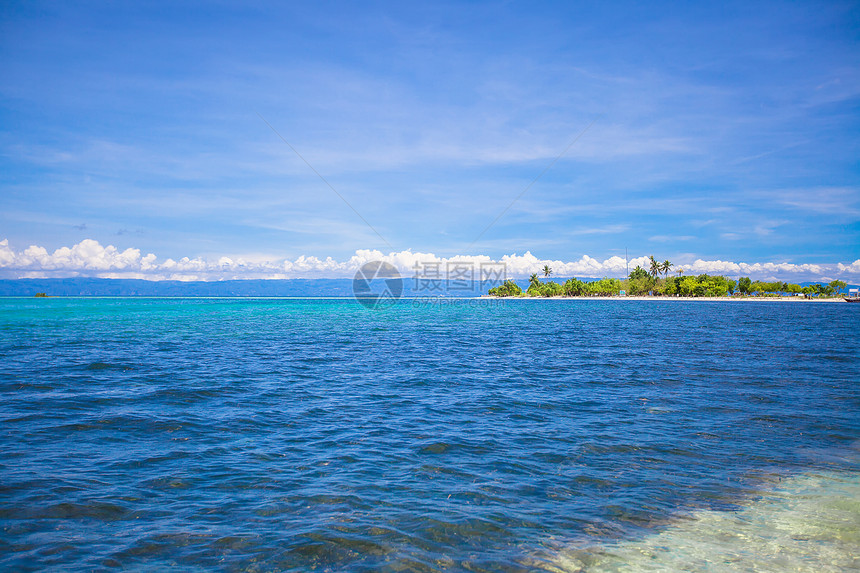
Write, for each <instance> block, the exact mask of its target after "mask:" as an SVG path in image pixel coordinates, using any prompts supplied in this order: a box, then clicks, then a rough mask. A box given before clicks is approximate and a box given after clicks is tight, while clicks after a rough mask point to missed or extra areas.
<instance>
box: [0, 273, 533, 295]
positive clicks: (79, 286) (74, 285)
mask: <svg viewBox="0 0 860 573" xmlns="http://www.w3.org/2000/svg"><path fill="white" fill-rule="evenodd" d="M525 283H526V284H527V283H528V281H525ZM412 286H413V281H412V279H411V278H404V279H403V294H402V296H405V297H414V296H438V295H443V296H457V297H474V296H480V295H481V294H487V290H488V288H489V287H487V288H484V289H483V290H447V289H445V288H444V285H440V286H441V287H442V290H434V291H432V292H430V291H427V290H418V291H414V290H413V289H412ZM490 286H492V285H490ZM36 293H45V294H47V295H48V296H283V297H307V296H324V297H332V296H342V297H351V296H353V292H352V279H287V280H262V279H260V280H254V279H247V280H245V279H243V280H231V281H195V282H185V281H147V280H142V279H97V278H82V277H76V278H65V279H2V280H0V296H35V295H36Z"/></svg>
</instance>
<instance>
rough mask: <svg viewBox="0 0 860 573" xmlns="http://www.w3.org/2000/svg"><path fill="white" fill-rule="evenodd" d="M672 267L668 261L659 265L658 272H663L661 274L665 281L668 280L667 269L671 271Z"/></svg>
mask: <svg viewBox="0 0 860 573" xmlns="http://www.w3.org/2000/svg"><path fill="white" fill-rule="evenodd" d="M672 266H673V265H672V263H670V262H669V259H666V260H665V261H663V263H662V264H661V265H660V270H661V271H663V274H664V275H665V276H666V278H667V279H668V278H669V269H671V268H672Z"/></svg>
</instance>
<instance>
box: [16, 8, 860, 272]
mask: <svg viewBox="0 0 860 573" xmlns="http://www.w3.org/2000/svg"><path fill="white" fill-rule="evenodd" d="M0 18H2V22H0V239H5V240H6V241H7V243H6V247H7V251H8V252H11V253H12V255H7V256H6V260H7V267H8V268H11V267H12V266H14V265H16V264H18V265H19V266H20V264H21V263H20V259H21V257H23V256H24V255H23V254H22V253H23V252H24V251H25V249H27V248H28V247H29V246H31V245H36V246H39V247H41V248H44V249H45V250H46V252H47V253H48V254H49V255H50V254H51V253H53V252H54V251H55V250H56V249H60V248H62V247H73V246H75V245H80V244H81V242H82V241H85V240H86V241H95V242H97V243H98V244H99V245H100V246H101V247H106V246H108V245H111V246H114V247H115V248H116V251H117V252H120V253H121V252H126V251H127V250H128V249H132V250H134V251H140V253H141V256H143V255H145V254H147V253H153V254H155V255H156V256H157V258H158V260H159V261H163V260H165V259H167V258H171V259H175V260H179V259H181V258H182V257H188V258H190V259H192V260H205V261H216V260H219V259H220V258H222V257H228V258H230V260H232V261H236V260H240V259H241V260H243V261H276V260H296V259H297V258H299V257H303V256H304V257H317V258H319V259H325V258H326V257H332V258H333V259H334V260H337V261H345V260H347V259H349V258H350V257H352V256H354V255H355V253H356V251H357V250H362V249H364V250H378V251H381V252H382V253H385V254H388V253H390V252H392V251H395V252H400V251H407V250H408V251H412V252H419V253H433V254H435V255H437V256H439V257H452V256H456V255H486V256H488V257H490V258H494V259H498V258H500V257H502V256H504V255H512V254H516V255H523V254H525V253H527V252H529V253H532V254H534V256H536V257H537V258H538V259H540V260H558V261H576V260H580V259H581V257H583V256H588V257H593V258H595V259H597V260H604V259H607V258H609V257H613V256H622V257H623V256H624V249H625V248H627V249H628V250H629V252H630V255H631V257H638V256H643V255H649V254H654V255H655V256H657V257H658V258H659V259H661V260H662V259H665V258H668V259H670V260H673V261H677V262H679V263H683V264H691V262H692V261H694V260H705V261H732V262H746V263H749V264H755V263H794V264H798V265H825V268H826V269H828V272H829V270H832V269H833V268H834V267H832V265H835V264H837V263H844V264H851V263H852V262H854V261H856V260H857V259H860V160H858V158H860V145H858V135H857V134H858V133H860V113H858V112H860V5H858V3H856V2H853V3H852V2H846V3H840V2H828V3H816V2H794V3H787V2H780V3H749V2H742V3H731V2H728V3H691V4H689V5H680V6H679V5H677V4H675V3H668V4H664V5H659V4H657V3H652V2H648V3H645V2H618V3H591V4H584V3H582V4H580V3H574V2H558V3H554V2H458V3H441V2H440V3H426V4H419V3H415V4H412V3H394V2H392V3H378V2H368V3H350V2H315V3H313V4H312V3H286V4H281V3H268V2H244V3H235V4H231V3H211V4H206V5H204V4H198V3H185V2H178V3H177V2H140V3H105V2H101V3H99V2H95V3H86V2H69V3H54V2H25V3H24V2H22V3H18V2H4V3H3V6H2V8H0ZM258 114H259V115H258ZM260 116H262V117H263V118H265V120H266V121H267V122H269V123H270V124H271V125H272V126H273V127H274V128H275V129H276V130H277V131H278V132H279V133H280V135H281V136H283V137H284V139H286V141H288V142H289V143H290V144H291V145H292V146H293V147H295V149H296V150H298V152H299V153H301V155H302V156H303V157H304V158H305V159H306V160H307V162H308V163H310V165H312V166H313V168H314V169H316V170H317V171H318V172H319V173H320V174H322V176H323V177H324V178H325V179H326V180H327V181H328V182H329V183H330V184H331V185H332V186H333V187H334V188H335V189H336V190H337V191H338V192H339V193H340V194H341V195H342V196H343V197H344V198H345V199H346V200H347V201H348V202H349V203H350V205H352V207H353V208H354V209H355V210H356V211H358V212H359V213H360V214H361V216H362V217H364V219H366V220H367V221H368V222H369V223H370V225H372V227H373V228H374V229H375V230H376V231H377V232H378V233H379V234H380V235H381V236H382V237H384V239H385V241H383V240H382V239H380V237H379V236H378V235H377V234H376V232H374V230H373V229H371V228H369V227H368V226H367V225H366V224H365V223H364V222H363V221H362V220H361V218H359V217H358V216H357V215H356V214H355V212H353V210H352V209H351V208H350V207H349V206H347V205H346V204H345V203H344V202H343V201H342V200H341V199H340V198H339V197H338V196H337V194H336V193H335V192H333V191H332V190H331V189H330V188H329V187H328V186H327V185H326V183H324V182H323V181H322V180H320V178H318V177H317V175H316V174H315V173H314V172H313V171H312V170H311V169H310V168H309V167H308V165H306V164H305V163H304V162H303V161H302V160H301V159H300V158H299V157H298V156H297V155H296V154H295V153H294V152H293V151H292V150H291V149H290V148H289V147H288V146H287V145H286V144H285V143H284V142H283V141H281V140H280V139H279V137H278V135H276V134H275V133H274V132H273V131H272V130H271V129H270V128H269V127H268V126H267V125H266V123H265V122H264V121H263V120H262V119H261V118H260ZM589 125H590V127H588V129H587V130H586V127H587V126H589ZM583 130H586V131H585V132H584V133H582V132H583ZM577 136H580V137H579V139H578V140H576V142H575V143H574V144H573V145H572V146H570V148H569V149H568V150H567V152H566V153H564V154H563V155H562V156H561V157H560V158H558V157H559V155H560V154H562V152H563V151H564V150H565V149H566V148H567V147H568V146H569V145H570V144H571V142H573V141H574V140H575V139H576V138H577ZM556 158H558V160H557V161H556V162H555V163H554V164H552V167H550V168H549V169H548V170H547V171H546V173H545V174H544V175H543V176H541V177H540V178H539V179H538V180H537V181H536V182H534V184H533V185H531V187H528V186H529V184H530V183H531V182H532V181H533V180H534V179H535V177H537V176H538V175H539V174H541V173H542V172H543V171H544V170H545V169H546V168H547V166H549V165H550V164H551V163H552V162H553V160H555V159H556ZM527 187H528V190H527V191H526V192H525V193H523V191H524V190H526V188H527ZM520 194H522V197H521V198H520V199H518V200H517V201H515V202H514V203H513V205H512V206H510V208H509V209H508V210H507V211H506V212H505V214H504V215H503V216H502V217H501V218H500V219H499V220H498V222H496V223H495V224H494V225H493V226H492V227H491V228H490V229H489V230H488V231H487V232H486V233H484V234H483V235H482V236H481V237H480V239H478V236H479V234H480V233H481V231H482V230H483V229H484V228H485V227H486V226H487V225H489V224H490V223H491V222H492V221H493V220H494V219H495V218H496V217H497V216H498V215H499V214H500V213H502V211H503V210H504V209H505V208H506V207H508V206H509V205H510V204H511V202H512V201H514V199H515V198H516V197H518V196H519V195H520ZM476 240H477V241H476ZM87 244H88V245H91V243H87ZM10 257H12V258H15V257H17V259H16V260H18V262H17V263H16V262H14V261H13V262H8V261H11V260H12V259H11V258H10ZM36 258H37V259H38V257H36ZM30 259H33V257H31V258H30ZM30 259H28V261H29V262H28V263H27V264H28V265H30V267H27V268H31V269H32V268H34V267H33V266H32V265H38V264H41V265H43V266H45V265H48V266H50V264H54V263H44V262H42V263H34V262H32V260H30ZM3 260H4V259H3V257H2V256H0V262H2V261H3ZM33 260H35V259H33ZM57 264H59V263H57ZM10 265H11V266H10ZM828 265H829V266H828ZM24 266H26V265H24ZM138 266H139V265H138ZM46 268H47V267H46ZM804 268H805V267H804ZM858 272H860V264H858ZM825 274H827V273H825ZM830 274H833V273H832V272H831V273H830Z"/></svg>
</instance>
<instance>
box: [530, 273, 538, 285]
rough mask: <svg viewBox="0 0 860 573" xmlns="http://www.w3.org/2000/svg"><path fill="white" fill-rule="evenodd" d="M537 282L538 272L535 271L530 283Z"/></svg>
mask: <svg viewBox="0 0 860 573" xmlns="http://www.w3.org/2000/svg"><path fill="white" fill-rule="evenodd" d="M537 282H538V278H537V273H535V274H533V275H532V276H530V277H529V284H537Z"/></svg>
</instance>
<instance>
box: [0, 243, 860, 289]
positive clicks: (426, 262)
mask: <svg viewBox="0 0 860 573" xmlns="http://www.w3.org/2000/svg"><path fill="white" fill-rule="evenodd" d="M371 261H385V262H388V263H390V264H392V265H394V266H395V267H397V268H398V269H399V270H400V272H401V273H402V274H403V275H404V276H412V275H414V274H416V273H417V274H426V270H427V269H428V268H431V267H433V268H438V269H440V270H441V271H442V272H446V269H447V268H448V265H458V264H460V265H462V264H466V265H471V266H472V267H473V268H475V269H479V268H480V266H481V265H499V264H500V265H504V269H505V273H506V274H507V276H508V277H511V278H522V277H527V276H529V275H531V274H532V273H540V272H541V269H542V268H543V266H544V265H549V266H550V267H552V269H553V275H554V276H558V277H573V276H576V277H603V276H609V277H623V276H624V275H625V274H626V273H627V269H628V268H630V269H633V268H635V267H636V266H637V265H638V266H642V267H643V268H646V269H647V268H648V267H649V259H648V257H645V256H639V257H634V258H631V259H630V260H629V261H626V260H625V259H624V258H623V257H618V256H613V257H609V258H608V259H603V260H600V259H596V258H593V257H590V256H588V255H583V256H582V257H581V258H579V259H577V260H573V261H563V260H557V259H542V258H540V257H537V256H535V255H533V254H532V253H531V252H528V251H527V252H526V253H525V254H522V255H519V254H510V255H505V256H503V257H501V258H499V259H496V260H494V259H492V258H491V257H489V256H486V255H460V256H454V257H447V258H446V257H439V256H437V255H435V254H433V253H422V252H412V251H400V252H391V253H387V254H386V253H383V252H381V251H378V250H366V249H362V250H357V251H356V252H355V254H354V255H353V256H351V257H350V258H349V259H346V260H343V261H338V260H335V259H333V258H331V257H326V258H325V259H321V258H318V257H314V256H305V255H302V256H300V257H298V258H297V259H295V260H290V259H276V260H259V258H254V259H253V260H246V259H243V258H241V257H227V256H222V257H219V258H217V259H212V260H210V259H204V258H201V257H194V258H191V257H182V258H181V259H179V260H175V259H172V258H167V259H159V258H158V257H157V256H156V255H155V254H153V253H148V254H146V255H142V254H141V251H140V249H133V248H128V249H125V250H123V251H120V250H119V249H117V248H116V247H114V246H113V245H108V246H102V245H101V244H100V243H99V242H98V241H96V240H93V239H85V240H83V241H81V242H80V243H78V244H76V245H74V246H72V247H61V248H59V249H56V250H55V251H53V252H49V251H48V250H47V249H46V248H45V247H41V246H38V245H30V246H28V247H27V248H25V249H23V250H21V251H16V250H14V249H13V248H12V247H11V246H10V245H9V241H8V239H4V240H2V241H0V277H4V278H30V277H73V276H88V277H100V278H139V279H148V280H185V281H191V280H224V279H243V278H244V279H250V278H267V279H289V278H339V277H342V278H350V277H352V276H353V274H354V273H355V272H356V270H358V269H359V267H361V266H362V265H363V264H365V263H368V262H371ZM681 268H683V271H684V273H685V274H688V275H690V274H702V273H708V274H722V275H726V276H749V277H752V278H766V279H773V278H779V279H783V280H788V279H792V280H821V279H822V278H824V277H838V278H842V279H847V280H851V281H857V280H860V259H858V260H856V261H854V262H852V263H841V262H840V263H833V264H796V263H789V262H753V263H748V262H733V261H723V260H711V261H706V260H703V259H695V260H693V261H692V262H689V263H686V264H676V266H675V270H676V271H677V270H679V269H681Z"/></svg>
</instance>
